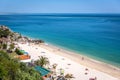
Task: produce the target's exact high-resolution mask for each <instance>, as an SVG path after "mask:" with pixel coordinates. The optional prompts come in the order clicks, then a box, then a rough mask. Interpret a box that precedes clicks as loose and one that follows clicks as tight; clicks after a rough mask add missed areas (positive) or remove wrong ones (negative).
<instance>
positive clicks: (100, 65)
mask: <svg viewBox="0 0 120 80" xmlns="http://www.w3.org/2000/svg"><path fill="white" fill-rule="evenodd" d="M40 47H42V48H44V49H47V50H48V51H51V52H54V51H55V53H53V54H56V53H57V55H60V56H63V57H67V58H69V59H70V60H72V61H75V62H77V63H79V64H80V65H84V66H86V67H90V68H93V69H95V70H98V71H101V72H104V73H107V74H109V75H111V76H113V77H117V78H118V79H120V68H118V67H116V66H113V65H111V64H107V63H104V62H101V61H98V60H95V59H92V58H90V57H87V56H84V55H81V54H78V53H76V52H71V51H68V50H65V49H61V48H59V47H58V46H55V45H52V44H48V45H45V44H42V45H40ZM58 49H60V50H58ZM82 58H84V60H82ZM94 65H95V66H94Z"/></svg>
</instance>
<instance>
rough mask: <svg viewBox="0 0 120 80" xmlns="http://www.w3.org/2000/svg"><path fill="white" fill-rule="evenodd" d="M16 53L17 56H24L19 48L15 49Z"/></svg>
mask: <svg viewBox="0 0 120 80" xmlns="http://www.w3.org/2000/svg"><path fill="white" fill-rule="evenodd" d="M15 52H16V54H18V55H23V53H22V52H21V51H20V50H19V49H18V48H16V49H15Z"/></svg>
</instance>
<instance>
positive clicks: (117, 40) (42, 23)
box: [0, 14, 120, 67]
mask: <svg viewBox="0 0 120 80" xmlns="http://www.w3.org/2000/svg"><path fill="white" fill-rule="evenodd" d="M0 24H3V25H7V26H9V27H10V28H11V29H12V30H13V31H16V32H19V33H22V34H23V35H26V36H29V37H32V38H37V39H43V40H44V41H46V42H48V43H51V44H54V45H57V46H61V47H62V48H65V49H69V50H72V51H75V52H77V53H81V54H82V55H86V56H89V57H92V58H94V59H97V60H100V61H104V62H106V63H109V64H112V65H115V66H118V67H120V15H109V16H108V15H79V14H77V15H75V14H71V15H67V14H66V15H64V14H62V15H57V14H52V15H1V16H0Z"/></svg>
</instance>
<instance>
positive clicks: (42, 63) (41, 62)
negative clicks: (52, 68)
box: [35, 56, 49, 67]
mask: <svg viewBox="0 0 120 80" xmlns="http://www.w3.org/2000/svg"><path fill="white" fill-rule="evenodd" d="M35 64H36V65H38V66H41V67H43V66H45V65H47V64H49V60H48V58H46V57H43V56H40V57H39V60H37V61H35Z"/></svg>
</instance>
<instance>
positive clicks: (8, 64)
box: [0, 51, 42, 80]
mask: <svg viewBox="0 0 120 80" xmlns="http://www.w3.org/2000/svg"><path fill="white" fill-rule="evenodd" d="M0 80H42V78H41V75H40V74H39V72H37V71H35V70H34V68H32V67H28V66H26V65H25V64H24V63H20V62H19V61H18V60H16V59H11V58H10V57H9V56H8V54H7V53H5V52H3V51H0Z"/></svg>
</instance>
